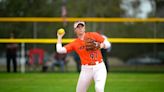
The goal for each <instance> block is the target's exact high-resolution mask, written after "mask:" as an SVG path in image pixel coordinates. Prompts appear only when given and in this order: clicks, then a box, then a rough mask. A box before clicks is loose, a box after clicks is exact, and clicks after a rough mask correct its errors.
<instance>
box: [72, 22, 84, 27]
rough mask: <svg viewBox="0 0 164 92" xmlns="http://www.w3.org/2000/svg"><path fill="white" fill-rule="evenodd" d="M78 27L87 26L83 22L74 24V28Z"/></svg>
mask: <svg viewBox="0 0 164 92" xmlns="http://www.w3.org/2000/svg"><path fill="white" fill-rule="evenodd" d="M78 25H83V26H85V23H84V22H82V21H80V22H75V23H74V28H77V26H78Z"/></svg>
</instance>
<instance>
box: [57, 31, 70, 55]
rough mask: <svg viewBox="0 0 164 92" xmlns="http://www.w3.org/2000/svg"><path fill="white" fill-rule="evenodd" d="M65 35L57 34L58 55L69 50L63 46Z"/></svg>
mask: <svg viewBox="0 0 164 92" xmlns="http://www.w3.org/2000/svg"><path fill="white" fill-rule="evenodd" d="M64 34H65V33H63V34H59V33H57V44H56V51H57V52H58V53H67V50H66V48H65V47H63V46H62V38H63V36H64Z"/></svg>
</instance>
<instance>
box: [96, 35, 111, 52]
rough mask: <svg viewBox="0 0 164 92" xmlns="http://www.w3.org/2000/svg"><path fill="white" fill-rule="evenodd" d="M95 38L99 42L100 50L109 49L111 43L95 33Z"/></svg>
mask: <svg viewBox="0 0 164 92" xmlns="http://www.w3.org/2000/svg"><path fill="white" fill-rule="evenodd" d="M95 37H96V38H97V40H98V41H99V42H100V48H103V49H108V48H110V47H111V43H110V42H109V41H108V39H107V37H105V36H103V35H101V34H99V33H96V32H95Z"/></svg>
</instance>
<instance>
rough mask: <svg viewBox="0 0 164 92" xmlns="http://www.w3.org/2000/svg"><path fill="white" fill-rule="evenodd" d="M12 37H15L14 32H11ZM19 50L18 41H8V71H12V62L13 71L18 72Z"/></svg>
mask: <svg viewBox="0 0 164 92" xmlns="http://www.w3.org/2000/svg"><path fill="white" fill-rule="evenodd" d="M10 39H14V33H10ZM17 50H18V44H16V43H8V44H7V45H6V61H7V64H6V65H7V72H10V66H11V62H12V65H13V71H14V72H17Z"/></svg>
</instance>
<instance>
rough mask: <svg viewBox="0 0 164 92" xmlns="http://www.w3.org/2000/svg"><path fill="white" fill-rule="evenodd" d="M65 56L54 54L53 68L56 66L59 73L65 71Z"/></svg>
mask: <svg viewBox="0 0 164 92" xmlns="http://www.w3.org/2000/svg"><path fill="white" fill-rule="evenodd" d="M66 56H67V55H66V54H60V53H55V55H54V59H55V60H56V62H54V64H53V68H55V67H56V66H58V67H59V68H60V71H61V72H64V71H65V64H66Z"/></svg>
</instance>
